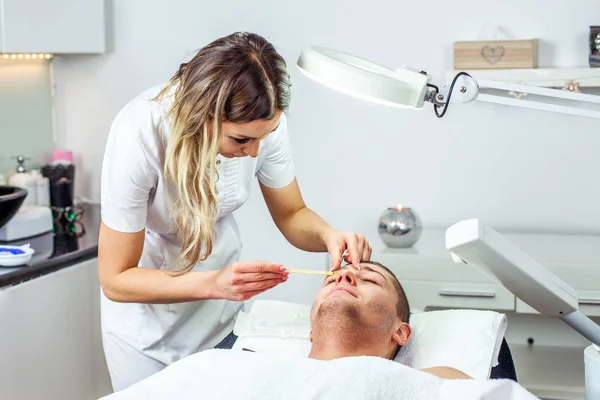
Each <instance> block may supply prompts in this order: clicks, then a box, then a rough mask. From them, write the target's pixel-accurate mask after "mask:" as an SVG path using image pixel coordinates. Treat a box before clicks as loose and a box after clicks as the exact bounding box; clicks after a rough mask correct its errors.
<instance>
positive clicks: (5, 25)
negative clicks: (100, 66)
mask: <svg viewBox="0 0 600 400" xmlns="http://www.w3.org/2000/svg"><path fill="white" fill-rule="evenodd" d="M0 5H1V6H2V7H1V8H0V14H1V15H0V17H1V18H0V28H1V29H0V39H1V40H0V43H1V45H0V46H1V48H0V50H1V51H2V52H3V53H53V54H61V53H63V54H64V53H73V54H75V53H103V52H104V51H105V46H106V44H105V5H104V0H0Z"/></svg>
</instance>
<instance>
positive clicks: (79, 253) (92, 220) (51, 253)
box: [0, 205, 101, 288]
mask: <svg viewBox="0 0 600 400" xmlns="http://www.w3.org/2000/svg"><path fill="white" fill-rule="evenodd" d="M83 209H84V212H83V214H82V215H81V217H80V219H79V220H78V222H79V224H80V226H82V227H83V228H84V229H85V232H84V233H83V235H81V236H80V237H77V236H74V235H71V234H66V233H60V232H59V233H54V232H50V233H46V234H43V235H39V236H36V237H33V238H28V239H23V240H18V241H13V242H10V243H3V244H10V245H12V246H21V245H24V244H27V243H29V244H30V246H31V247H32V248H33V249H34V250H35V253H34V255H33V257H32V258H31V260H30V261H29V263H27V265H24V266H22V267H16V268H4V267H0V288H3V287H6V286H12V285H17V284H19V283H23V282H25V281H28V280H30V279H35V278H37V277H40V276H42V275H46V274H48V273H51V272H54V271H58V270H60V269H63V268H66V267H69V266H71V265H74V264H77V263H80V262H82V261H85V260H89V259H91V258H96V257H98V232H99V230H100V220H101V218H100V206H96V205H83Z"/></svg>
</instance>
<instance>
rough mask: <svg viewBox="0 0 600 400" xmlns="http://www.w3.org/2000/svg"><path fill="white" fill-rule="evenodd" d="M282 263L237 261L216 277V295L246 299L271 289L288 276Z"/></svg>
mask: <svg viewBox="0 0 600 400" xmlns="http://www.w3.org/2000/svg"><path fill="white" fill-rule="evenodd" d="M288 275H289V272H287V271H286V270H285V267H283V266H282V265H281V264H274V263H268V262H261V261H257V262H236V263H233V264H231V265H228V266H227V267H225V268H223V269H222V270H220V271H218V272H217V274H216V277H215V282H214V286H215V297H216V298H219V299H225V300H232V301H244V300H248V299H249V298H251V297H253V296H256V295H257V294H260V293H262V292H264V291H266V290H269V289H271V288H273V287H275V286H277V285H279V284H280V283H282V282H285V281H286V280H287V278H288Z"/></svg>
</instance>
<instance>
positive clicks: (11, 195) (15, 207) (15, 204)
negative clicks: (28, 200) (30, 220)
mask: <svg viewBox="0 0 600 400" xmlns="http://www.w3.org/2000/svg"><path fill="white" fill-rule="evenodd" d="M25 197H27V189H23V188H20V187H15V186H1V185H0V228H2V227H3V226H4V225H6V223H7V222H8V221H10V220H11V218H12V217H14V216H15V214H16V213H17V211H19V208H21V204H23V201H24V200H25Z"/></svg>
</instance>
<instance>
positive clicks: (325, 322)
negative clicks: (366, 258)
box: [311, 263, 402, 337]
mask: <svg viewBox="0 0 600 400" xmlns="http://www.w3.org/2000/svg"><path fill="white" fill-rule="evenodd" d="M392 279H394V278H393V277H392V276H390V275H389V274H388V273H387V271H385V270H384V269H382V268H380V267H379V266H377V265H372V264H369V263H361V269H360V270H356V269H354V268H353V267H352V266H346V267H343V268H341V269H339V270H337V271H335V272H334V274H333V275H332V276H328V277H327V279H325V281H324V283H323V287H322V288H321V290H320V291H319V292H318V293H317V296H316V298H315V301H314V302H313V306H312V310H311V326H312V328H313V330H315V328H317V327H326V329H333V330H343V329H345V330H347V329H348V327H349V326H350V327H352V328H355V329H369V330H376V331H377V332H378V333H382V334H385V333H386V332H389V334H390V336H391V335H392V334H393V333H394V332H395V331H396V330H397V329H398V326H399V324H401V323H402V321H399V318H398V317H397V313H396V302H397V296H398V295H397V294H396V291H395V289H394V286H393V285H394V284H393V281H392ZM311 337H312V335H311Z"/></svg>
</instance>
